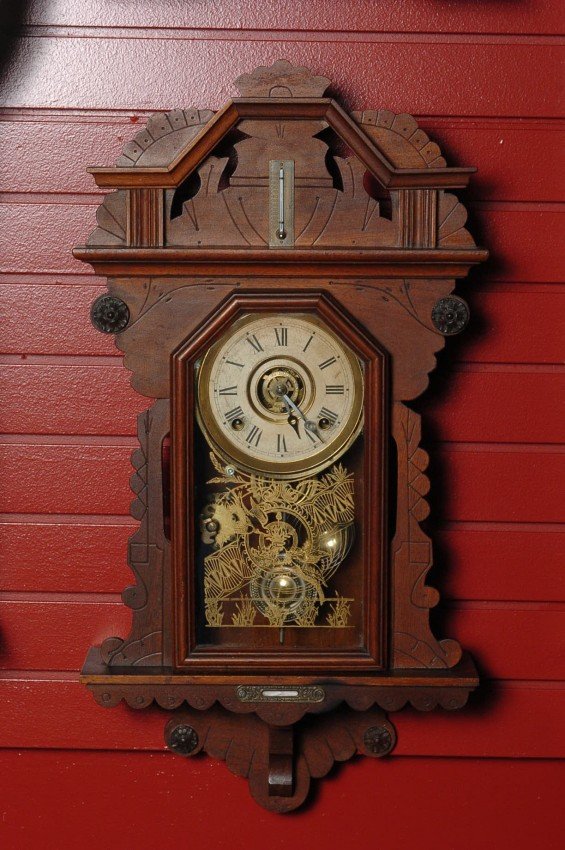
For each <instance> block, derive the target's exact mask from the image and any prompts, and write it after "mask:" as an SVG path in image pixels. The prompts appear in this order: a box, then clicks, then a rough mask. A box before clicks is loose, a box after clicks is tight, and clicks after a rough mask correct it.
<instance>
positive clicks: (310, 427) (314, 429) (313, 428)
mask: <svg viewBox="0 0 565 850" xmlns="http://www.w3.org/2000/svg"><path fill="white" fill-rule="evenodd" d="M283 399H284V400H285V402H286V403H287V405H288V407H289V409H291V410H293V411H294V412H295V413H297V414H298V415H299V416H300V418H301V419H302V420H303V422H304V427H305V429H306V430H307V431H309V432H310V433H311V434H315V435H316V436H317V438H318V439H319V440H321V442H322V443H323V442H324V441H323V440H322V438H321V437H320V432H319V431H318V426H317V425H316V423H315V422H313V421H312V420H311V419H306V417H305V415H304V414H303V413H302V411H301V410H300V408H299V407H298V405H297V404H295V403H294V402H293V400H292V399H291V398H290V396H289V395H286V393H285V395H283Z"/></svg>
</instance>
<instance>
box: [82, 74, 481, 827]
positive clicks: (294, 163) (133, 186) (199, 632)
mask: <svg viewBox="0 0 565 850" xmlns="http://www.w3.org/2000/svg"><path fill="white" fill-rule="evenodd" d="M236 85H237V87H238V88H239V91H240V93H241V97H239V98H234V99H233V100H231V101H229V103H228V104H226V106H225V107H223V108H222V109H221V110H219V111H218V112H216V113H213V112H211V111H209V110H198V109H184V110H183V109H177V110H173V111H172V112H167V113H163V114H157V115H153V116H151V117H150V118H149V121H148V123H147V127H146V128H145V129H144V130H142V131H141V132H139V133H138V134H137V136H136V137H135V139H134V140H133V141H132V142H129V143H128V144H127V145H126V147H125V148H124V151H123V154H122V155H121V156H120V158H119V159H118V161H117V163H116V165H115V166H114V167H109V168H92V169H90V170H91V172H92V173H93V175H94V177H95V179H96V182H97V183H98V185H99V186H100V187H102V188H105V189H113V190H114V191H113V192H110V193H109V194H107V195H106V196H105V198H104V201H103V203H102V205H101V206H100V208H99V210H98V215H97V221H98V226H97V228H96V230H95V231H94V232H93V234H92V235H91V237H90V239H89V240H88V244H87V245H85V246H81V247H78V248H76V249H75V252H74V253H75V256H76V257H78V258H79V259H81V260H84V261H86V262H89V263H91V264H92V266H93V268H94V270H95V271H96V272H97V273H99V274H102V275H104V276H106V277H107V278H108V289H109V293H108V294H107V295H103V296H101V297H100V298H98V299H97V300H96V301H95V302H94V304H93V306H92V312H91V318H92V321H93V323H94V325H95V326H96V327H97V328H98V329H99V330H100V331H102V332H104V333H115V334H116V342H117V345H118V347H119V348H120V349H121V350H122V351H123V352H124V362H125V365H126V367H127V368H128V369H129V370H130V371H131V373H132V383H133V386H134V387H135V389H137V390H138V392H140V393H141V394H143V395H145V396H148V397H150V398H152V399H153V400H154V401H153V404H152V406H151V407H150V408H149V410H147V411H145V412H144V413H142V414H140V416H139V422H138V435H139V443H140V447H139V449H137V450H136V451H135V452H134V454H133V457H132V464H133V466H134V470H135V471H134V474H133V476H132V479H131V486H132V490H133V491H134V494H135V497H136V498H135V500H134V502H133V503H132V514H133V516H134V517H135V518H136V519H137V520H139V527H138V529H137V530H136V532H135V533H134V535H133V536H132V538H131V540H130V543H129V563H130V566H131V568H132V570H133V573H134V575H135V580H136V581H135V585H133V586H132V587H130V588H127V589H126V590H125V591H124V594H123V599H124V603H125V604H126V605H128V606H129V607H130V608H131V609H132V626H131V632H130V634H129V635H128V636H126V637H108V638H107V639H106V640H105V641H104V642H103V644H102V645H101V646H100V647H93V648H92V649H91V650H90V652H89V654H88V657H87V660H86V663H85V666H84V669H83V672H82V680H83V682H84V683H85V684H86V685H87V686H88V688H89V689H90V690H91V691H92V693H93V695H94V697H95V699H96V700H97V701H98V702H99V704H100V705H102V706H107V707H111V706H115V705H116V704H117V703H119V702H120V701H121V700H125V701H126V703H127V704H128V705H130V706H132V707H133V708H145V707H147V706H149V705H151V704H153V703H157V705H159V706H161V707H162V708H163V709H167V710H168V711H169V712H170V719H169V720H168V722H167V724H166V727H165V741H166V744H167V746H168V747H169V748H170V749H171V750H172V751H173V752H176V753H178V754H180V755H185V756H192V755H194V754H196V753H198V752H201V751H204V752H206V753H208V754H209V755H211V756H214V757H217V758H221V759H224V760H225V761H226V763H227V765H228V767H229V768H230V770H231V771H232V772H234V773H236V774H237V775H240V776H244V777H246V778H247V779H248V781H249V785H250V789H251V793H252V794H253V796H254V798H255V799H256V800H257V801H258V802H259V803H260V804H261V805H263V806H265V807H266V808H268V809H270V810H273V811H277V812H285V811H290V810H292V809H294V808H296V807H297V806H299V805H300V804H301V803H302V802H303V801H304V799H305V798H306V796H307V793H308V788H309V784H310V779H311V777H321V776H323V775H325V774H326V773H327V772H328V771H329V770H330V768H331V766H332V765H333V763H334V762H335V761H344V760H346V759H349V758H351V757H352V756H353V755H354V754H355V753H359V754H364V755H367V756H372V757H377V756H382V755H386V754H387V753H389V752H390V751H391V750H392V749H393V747H394V743H395V739H396V733H395V730H394V727H393V725H392V723H391V721H390V719H389V717H388V715H387V713H385V712H393V711H397V710H399V709H401V708H402V707H403V706H404V705H406V704H407V703H410V704H411V705H412V706H414V707H415V708H417V709H420V710H422V711H428V710H430V709H432V708H435V707H440V708H443V709H448V710H449V709H456V708H460V707H462V706H463V705H464V704H465V703H466V701H467V699H468V696H469V693H470V692H471V691H472V690H473V689H474V688H475V687H476V686H477V683H478V679H477V673H476V670H475V666H474V664H473V661H472V659H471V658H470V657H469V656H468V655H465V654H463V653H462V651H461V648H460V647H459V645H458V644H457V643H456V642H455V641H453V640H449V639H438V638H436V637H435V636H434V635H433V634H432V631H431V629H430V624H429V610H430V608H432V607H433V606H434V605H435V604H436V603H437V602H438V599H439V594H438V593H437V591H436V590H435V589H433V588H431V587H430V586H428V585H427V584H426V574H427V572H428V570H429V568H430V567H431V565H432V547H431V541H430V539H429V538H428V537H427V535H426V534H425V533H424V531H423V530H422V529H421V527H420V522H421V521H422V520H423V519H425V518H426V516H427V514H428V506H427V504H426V501H425V496H426V494H427V492H428V488H429V482H428V479H427V477H426V467H427V462H428V458H427V455H426V453H425V452H424V451H423V450H422V449H421V448H420V446H419V442H420V418H419V416H418V414H417V413H415V412H414V410H413V409H412V408H411V407H410V406H409V402H411V401H412V400H413V399H415V398H417V397H418V396H419V395H421V393H422V392H424V390H425V389H426V386H427V383H428V374H429V373H430V372H431V371H432V370H433V368H434V366H435V355H436V353H437V352H438V351H439V350H440V349H441V348H442V346H443V344H444V338H445V337H446V336H449V335H451V334H454V333H458V332H459V331H461V330H462V329H463V328H464V326H465V324H466V322H467V319H468V308H467V305H466V304H465V302H464V301H463V300H462V299H461V298H459V297H458V296H454V295H452V294H451V293H452V291H453V288H454V286H455V282H456V279H457V278H461V277H464V276H465V275H466V274H467V272H468V270H469V268H470V267H471V266H472V265H474V264H477V263H479V262H481V261H482V260H484V259H485V258H486V256H487V252H486V251H484V250H482V249H479V248H477V247H476V246H475V243H474V242H473V239H472V237H471V236H470V234H469V232H468V231H467V230H466V228H465V220H466V213H465V210H464V208H463V206H462V204H461V203H460V202H459V200H458V199H457V198H456V197H455V196H454V195H453V194H452V193H451V192H450V191H449V190H453V189H461V188H464V187H465V186H466V185H467V183H468V180H469V177H470V175H471V174H472V172H473V169H470V168H452V167H447V165H446V162H445V160H444V158H443V156H442V154H441V152H440V150H439V148H438V147H437V145H436V144H435V143H434V142H432V141H430V140H429V138H428V136H427V135H426V134H425V133H424V132H423V131H422V130H420V129H419V128H418V126H417V124H416V122H415V120H414V119H413V118H412V117H410V116H409V115H395V114H394V113H392V112H389V111H388V110H382V109H381V110H378V111H373V110H367V111H364V112H359V113H357V112H353V113H352V114H348V113H346V112H345V111H344V110H343V109H342V108H341V107H340V106H339V104H338V103H337V102H336V101H335V100H333V99H332V98H329V97H325V96H324V95H325V92H326V89H327V88H328V86H329V80H327V79H326V78H324V77H319V76H315V75H314V74H313V73H311V72H310V71H308V70H307V69H305V68H298V67H294V66H292V65H290V64H289V63H288V62H285V61H279V62H276V63H275V64H274V65H273V66H272V67H270V68H265V67H261V68H257V69H256V70H255V71H254V72H253V73H251V74H245V75H243V76H241V77H240V78H239V79H238V80H237V81H236ZM139 722H142V721H141V720H140V721H139ZM423 722H424V721H423Z"/></svg>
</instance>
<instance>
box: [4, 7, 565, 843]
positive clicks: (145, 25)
mask: <svg viewBox="0 0 565 850" xmlns="http://www.w3.org/2000/svg"><path fill="white" fill-rule="evenodd" d="M15 5H17V4H15ZM21 5H22V6H23V5H25V4H21ZM562 24H563V14H562V8H561V4H560V3H556V2H554V0H516V2H508V0H468V2H464V3H459V2H457V3H454V2H448V0H403V2H399V0H379V2H375V0H354V2H348V3H339V2H333V3H329V2H324V0H295V2H293V3H290V4H286V3H280V2H278V0H261V2H259V0H247V2H244V3H242V2H241V0H216V2H214V3H212V2H204V0H199V2H181V0H153V2H151V3H123V2H122V3H117V2H114V0H90V2H88V3H84V2H80V0H35V1H34V2H31V3H30V4H29V8H28V11H27V17H26V18H25V26H24V27H23V29H22V30H21V32H20V34H19V37H18V39H17V42H16V45H15V49H14V50H13V52H12V54H11V55H10V57H9V61H8V62H7V64H6V66H5V68H4V72H3V73H4V84H5V85H4V94H3V100H2V109H1V111H0V175H1V176H0V181H1V182H0V216H1V220H2V227H1V231H0V236H1V239H2V242H3V246H2V252H1V256H0V271H1V272H2V277H1V282H0V297H1V299H2V303H3V309H2V316H3V319H2V321H3V327H2V334H1V335H0V355H1V356H0V382H1V393H2V408H1V410H0V434H1V436H0V465H1V467H0V468H1V475H2V481H3V486H2V491H1V493H0V545H1V553H2V588H3V591H2V594H1V596H0V665H1V667H2V672H1V674H0V676H1V679H0V747H2V748H3V749H1V750H0V811H1V812H2V817H0V846H2V848H5V849H6V850H12V848H13V849H14V850H20V849H21V850H23V848H25V850H27V848H33V850H36V848H49V850H51V848H53V850H67V848H75V847H81V848H87V850H89V848H91V847H99V846H105V847H107V848H110V850H113V848H128V850H129V848H135V850H145V848H158V847H161V846H182V847H185V846H188V847H199V848H206V850H208V848H210V850H215V848H231V850H237V848H240V847H241V848H244V847H245V848H251V850H254V848H259V847H265V846H267V844H268V846H269V847H272V848H273V850H277V848H282V847H288V846H294V847H298V848H303V847H304V848H306V847H312V848H318V847H320V848H321V847H324V848H327V850H337V848H349V847H359V848H371V850H372V848H384V850H397V848H398V850H409V848H412V847H416V846H418V847H420V848H423V850H427V848H434V850H438V849H439V850H443V848H447V850H450V848H458V850H468V849H469V848H477V847H481V848H482V847H485V848H490V847H497V848H502V850H504V848H513V850H521V848H530V847H537V846H542V847H544V848H553V847H558V846H561V844H560V841H559V839H560V834H559V827H560V825H561V826H562V823H561V824H560V821H562V818H561V810H562V808H563V806H562V801H561V798H560V797H559V796H558V794H559V779H560V778H561V777H562V772H560V768H561V765H560V763H559V761H558V759H559V758H560V757H563V756H564V755H565V735H564V733H563V716H564V709H565V690H564V688H563V680H564V679H565V671H564V669H563V668H564V653H563V651H562V648H561V653H560V651H559V646H558V644H559V641H560V639H562V637H563V633H564V628H563V620H564V617H563V613H564V611H565V606H564V602H563V600H564V590H565V587H564V584H565V581H564V577H565V571H564V570H563V549H564V546H563V542H564V534H563V525H562V523H563V494H562V489H563V472H564V468H565V463H564V457H565V455H564V454H563V443H564V433H563V432H564V422H565V416H564V413H565V410H564V409H563V398H564V392H563V374H564V368H563V316H564V314H565V310H564V306H565V284H564V283H563V257H562V254H561V253H560V246H561V245H562V242H563V240H562V233H563V229H562V227H561V228H560V223H561V221H562V219H563V205H562V199H563V182H564V180H563V177H564V173H563V168H562V167H561V168H560V162H559V151H560V150H562V146H563V123H562V120H560V116H561V113H560V111H559V102H558V89H559V78H560V68H561V69H562V65H561V66H560V64H559V57H560V53H559V51H560V47H561V44H560V41H559V39H558V37H557V33H558V32H559V30H560V27H561V28H562ZM277 58H286V59H289V60H291V61H293V62H295V63H301V64H305V65H308V66H309V67H311V68H312V69H314V70H315V71H316V72H318V73H323V74H324V75H327V76H329V77H331V78H332V79H333V80H334V81H335V90H336V92H337V93H338V94H339V96H340V97H341V98H343V99H344V101H345V103H346V105H349V106H350V107H351V108H353V107H355V108H369V107H373V108H374V107H385V108H389V109H393V110H395V111H396V112H402V111H407V112H412V113H413V114H415V115H416V117H417V118H418V120H419V121H420V123H421V126H422V127H423V128H424V129H425V130H426V131H427V132H428V133H429V134H430V135H431V136H432V138H434V139H435V140H436V141H438V142H439V143H440V145H441V146H442V148H443V150H444V152H445V154H446V156H447V158H448V164H453V165H477V166H478V167H479V175H478V177H477V178H476V179H475V180H474V182H473V186H472V189H471V191H470V193H469V195H468V196H467V197H468V200H469V201H470V203H469V206H470V211H471V218H472V227H473V230H474V232H475V233H476V234H477V235H478V237H479V240H480V241H481V242H483V243H485V244H486V245H487V246H488V247H489V248H490V249H491V251H492V260H491V261H489V263H488V265H487V267H486V268H483V269H480V270H478V271H477V272H475V273H473V275H472V276H471V279H470V281H469V282H468V284H466V285H464V286H462V287H460V291H461V292H462V293H463V292H464V293H465V294H466V295H467V296H468V298H469V300H470V302H471V307H472V311H473V317H474V318H473V323H472V325H471V328H470V330H469V331H468V332H467V333H466V334H464V335H463V337H462V338H460V339H458V340H455V341H451V342H450V344H449V352H450V353H449V355H448V356H447V357H445V356H442V358H441V359H440V368H439V371H438V372H437V373H436V374H435V375H434V378H433V381H432V387H431V390H430V392H429V394H428V395H427V396H426V398H425V399H424V400H422V402H421V405H420V406H421V409H422V410H423V411H425V413H426V414H427V419H426V427H425V439H426V442H427V445H428V447H429V448H430V451H431V453H432V457H433V468H434V474H435V475H437V476H439V478H441V479H442V480H443V481H444V482H445V486H444V488H443V491H442V492H439V488H438V487H437V486H436V488H435V490H434V492H433V495H432V505H433V509H434V513H433V525H432V527H433V529H434V531H435V536H436V540H437V563H438V566H437V568H436V569H435V571H434V573H435V575H434V580H435V583H436V584H438V585H440V586H441V588H442V590H443V602H442V603H441V607H440V610H439V611H438V612H436V613H435V614H434V618H435V621H436V624H437V630H438V631H441V632H443V633H444V634H445V635H449V636H454V637H457V638H459V639H460V640H461V641H462V642H463V643H464V644H465V646H466V647H467V648H469V649H470V650H472V651H473V653H474V654H475V655H476V657H477V659H478V661H479V663H480V666H481V670H482V674H483V677H484V684H483V686H482V688H481V690H480V692H479V693H478V694H477V695H476V697H474V698H473V700H472V701H471V704H470V706H469V708H468V709H467V710H465V711H464V712H460V713H459V712H458V713H455V714H448V713H445V712H444V713H441V712H432V713H431V714H429V715H418V714H417V713H415V712H410V711H406V712H403V713H401V714H400V715H396V716H395V723H397V727H398V731H399V744H398V748H397V750H396V755H395V756H394V757H393V758H391V759H389V760H387V761H383V762H379V763H375V762H373V761H370V760H368V759H365V760H356V761H355V760H354V761H353V762H352V763H350V764H348V765H346V766H344V767H342V768H341V769H339V770H336V771H335V773H334V774H332V777H331V778H330V779H329V780H326V781H325V782H323V783H321V785H320V787H319V792H318V793H317V794H316V795H315V797H314V801H313V804H312V805H311V806H310V807H309V808H307V809H306V810H304V811H303V812H300V813H297V814H295V815H287V816H285V817H281V816H275V815H271V814H268V813H266V812H264V811H262V810H261V809H259V808H258V807H257V806H256V805H255V804H254V803H253V802H252V801H251V799H250V797H249V795H248V791H247V786H246V783H245V782H244V781H243V780H241V779H237V778H235V777H233V776H232V775H231V774H229V773H228V771H227V770H226V768H225V766H224V765H223V764H218V763H215V762H212V761H210V760H201V759H196V760H195V761H188V762H185V761H184V760H181V759H178V758H174V757H172V756H170V755H168V754H165V753H163V745H162V728H163V718H162V715H161V714H159V712H157V711H156V710H149V711H144V712H142V713H139V714H137V713H135V712H133V711H131V710H126V708H124V707H123V706H121V707H119V708H116V709H113V710H112V711H104V710H102V709H100V708H98V707H97V706H96V705H95V703H94V701H93V700H92V699H91V698H90V697H89V696H88V695H87V693H86V692H85V691H84V689H83V688H82V687H81V686H80V685H79V684H78V683H77V670H78V669H79V667H80V665H81V663H82V660H83V657H84V655H85V653H86V650H87V648H88V647H89V646H90V644H91V643H93V642H97V641H99V640H100V639H101V638H103V637H104V636H107V635H110V634H115V633H117V634H124V633H125V632H126V631H127V627H128V616H129V615H128V613H127V610H126V609H125V608H124V607H123V606H122V604H121V602H120V598H119V593H120V591H121V590H122V588H123V587H124V586H125V585H126V584H128V583H129V582H130V580H131V579H130V574H129V571H128V569H127V566H126V563H125V542H126V539H127V536H128V534H129V533H131V529H132V527H133V525H134V523H133V521H132V520H131V519H130V518H129V517H128V508H129V502H130V498H131V494H130V492H129V490H128V478H129V474H130V466H129V454H130V451H131V449H132V448H133V447H134V446H135V439H134V426H135V417H136V414H137V413H138V412H139V411H140V410H141V409H143V408H144V407H145V406H147V404H148V400H147V399H143V398H141V397H140V396H137V395H136V394H135V393H134V392H133V391H132V390H131V389H130V387H129V383H128V375H127V373H126V371H125V370H124V369H123V367H122V365H121V361H120V359H119V357H118V356H117V354H118V353H117V351H116V350H115V349H114V348H113V345H112V342H111V340H108V339H106V338H104V337H102V335H101V334H97V333H96V332H95V331H94V330H93V329H92V328H91V327H90V325H89V322H88V307H89V304H90V303H91V301H92V300H93V298H94V297H95V296H96V295H98V294H99V293H101V292H102V291H103V288H104V282H103V281H102V280H99V279H97V278H95V277H94V276H93V275H92V274H89V271H88V269H87V268H86V267H85V266H83V265H82V264H80V263H78V262H76V261H75V260H73V258H72V256H71V247H72V246H73V245H74V244H75V243H77V242H80V241H84V239H85V236H86V234H87V233H88V232H89V230H90V229H91V228H92V227H93V226H94V214H95V209H96V206H97V205H98V203H99V202H100V195H99V193H98V192H97V190H96V187H95V185H94V183H93V181H92V180H91V179H90V178H89V176H88V175H87V174H86V172H85V167H86V165H88V164H110V163H111V162H112V161H113V160H114V158H115V157H116V156H117V155H118V153H119V151H120V149H121V147H122V146H123V144H124V142H125V141H127V140H128V139H129V138H131V137H132V136H133V134H134V133H135V131H136V130H137V129H138V128H139V125H140V123H141V122H143V120H144V119H145V117H146V116H147V115H148V114H149V113H150V112H151V111H154V110H162V109H170V108H173V107H177V106H182V107H189V106H198V107H211V108H217V107H219V106H221V104H222V103H223V102H224V101H225V100H226V99H227V98H228V97H229V96H230V95H232V94H234V93H235V92H234V88H233V86H232V80H233V79H234V78H235V77H236V76H238V75H239V74H240V73H242V72H244V71H249V70H251V69H253V68H254V67H255V66H256V65H259V64H270V63H271V62H272V61H274V60H275V59H277ZM560 405H561V406H560ZM436 480H437V479H436Z"/></svg>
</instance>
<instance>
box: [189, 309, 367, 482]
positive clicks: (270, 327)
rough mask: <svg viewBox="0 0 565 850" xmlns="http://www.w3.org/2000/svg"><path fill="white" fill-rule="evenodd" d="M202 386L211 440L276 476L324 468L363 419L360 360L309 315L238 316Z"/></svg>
mask: <svg viewBox="0 0 565 850" xmlns="http://www.w3.org/2000/svg"><path fill="white" fill-rule="evenodd" d="M197 385H198V386H197V416H198V420H199V424H200V426H201V428H202V430H203V432H204V434H205V435H206V438H207V440H208V441H209V442H210V444H211V445H212V447H213V448H214V449H215V450H216V451H217V452H218V454H219V455H220V456H221V457H223V458H224V459H225V460H226V462H228V463H233V464H235V465H236V466H237V467H238V468H240V469H243V470H246V471H250V472H258V473H262V474H264V473H267V474H269V475H271V476H272V477H274V478H286V479H297V478H301V477H305V476H307V475H311V474H312V473H314V472H316V471H319V470H321V469H323V468H324V467H325V466H327V465H328V464H329V463H330V462H333V461H335V460H337V459H338V458H339V457H340V456H341V455H342V454H343V453H344V452H345V451H346V450H347V449H348V448H349V447H350V446H351V444H352V443H353V441H354V440H355V438H356V437H357V436H358V434H359V433H360V431H361V428H362V426H363V372H362V366H361V363H360V361H359V359H358V358H357V356H356V355H355V354H354V352H353V351H352V350H351V349H350V348H349V347H348V346H347V345H346V344H345V343H344V342H343V341H342V340H340V339H339V337H337V336H336V334H335V333H334V332H333V331H332V330H331V329H330V328H329V327H328V326H327V325H326V324H325V323H324V322H323V321H322V320H321V319H319V318H318V317H317V316H313V315H309V314H300V313H296V314H282V315H281V314H280V313H279V314H270V313H263V314H260V315H257V314H251V315H247V316H245V317H243V318H241V319H239V320H238V321H236V322H235V323H234V324H233V325H232V327H231V328H230V330H229V331H227V332H226V333H225V334H224V335H223V336H222V337H221V338H220V339H219V340H217V341H216V342H215V343H214V345H212V347H211V348H210V349H209V350H208V351H207V352H206V354H205V356H204V358H203V359H202V361H201V363H200V365H199V367H198V370H197Z"/></svg>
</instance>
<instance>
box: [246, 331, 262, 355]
mask: <svg viewBox="0 0 565 850" xmlns="http://www.w3.org/2000/svg"><path fill="white" fill-rule="evenodd" d="M247 342H248V343H249V345H250V346H251V348H253V349H254V350H255V351H257V352H259V351H263V346H262V345H261V343H260V342H259V340H258V339H257V337H256V336H255V334H250V335H249V336H248V337H247Z"/></svg>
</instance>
